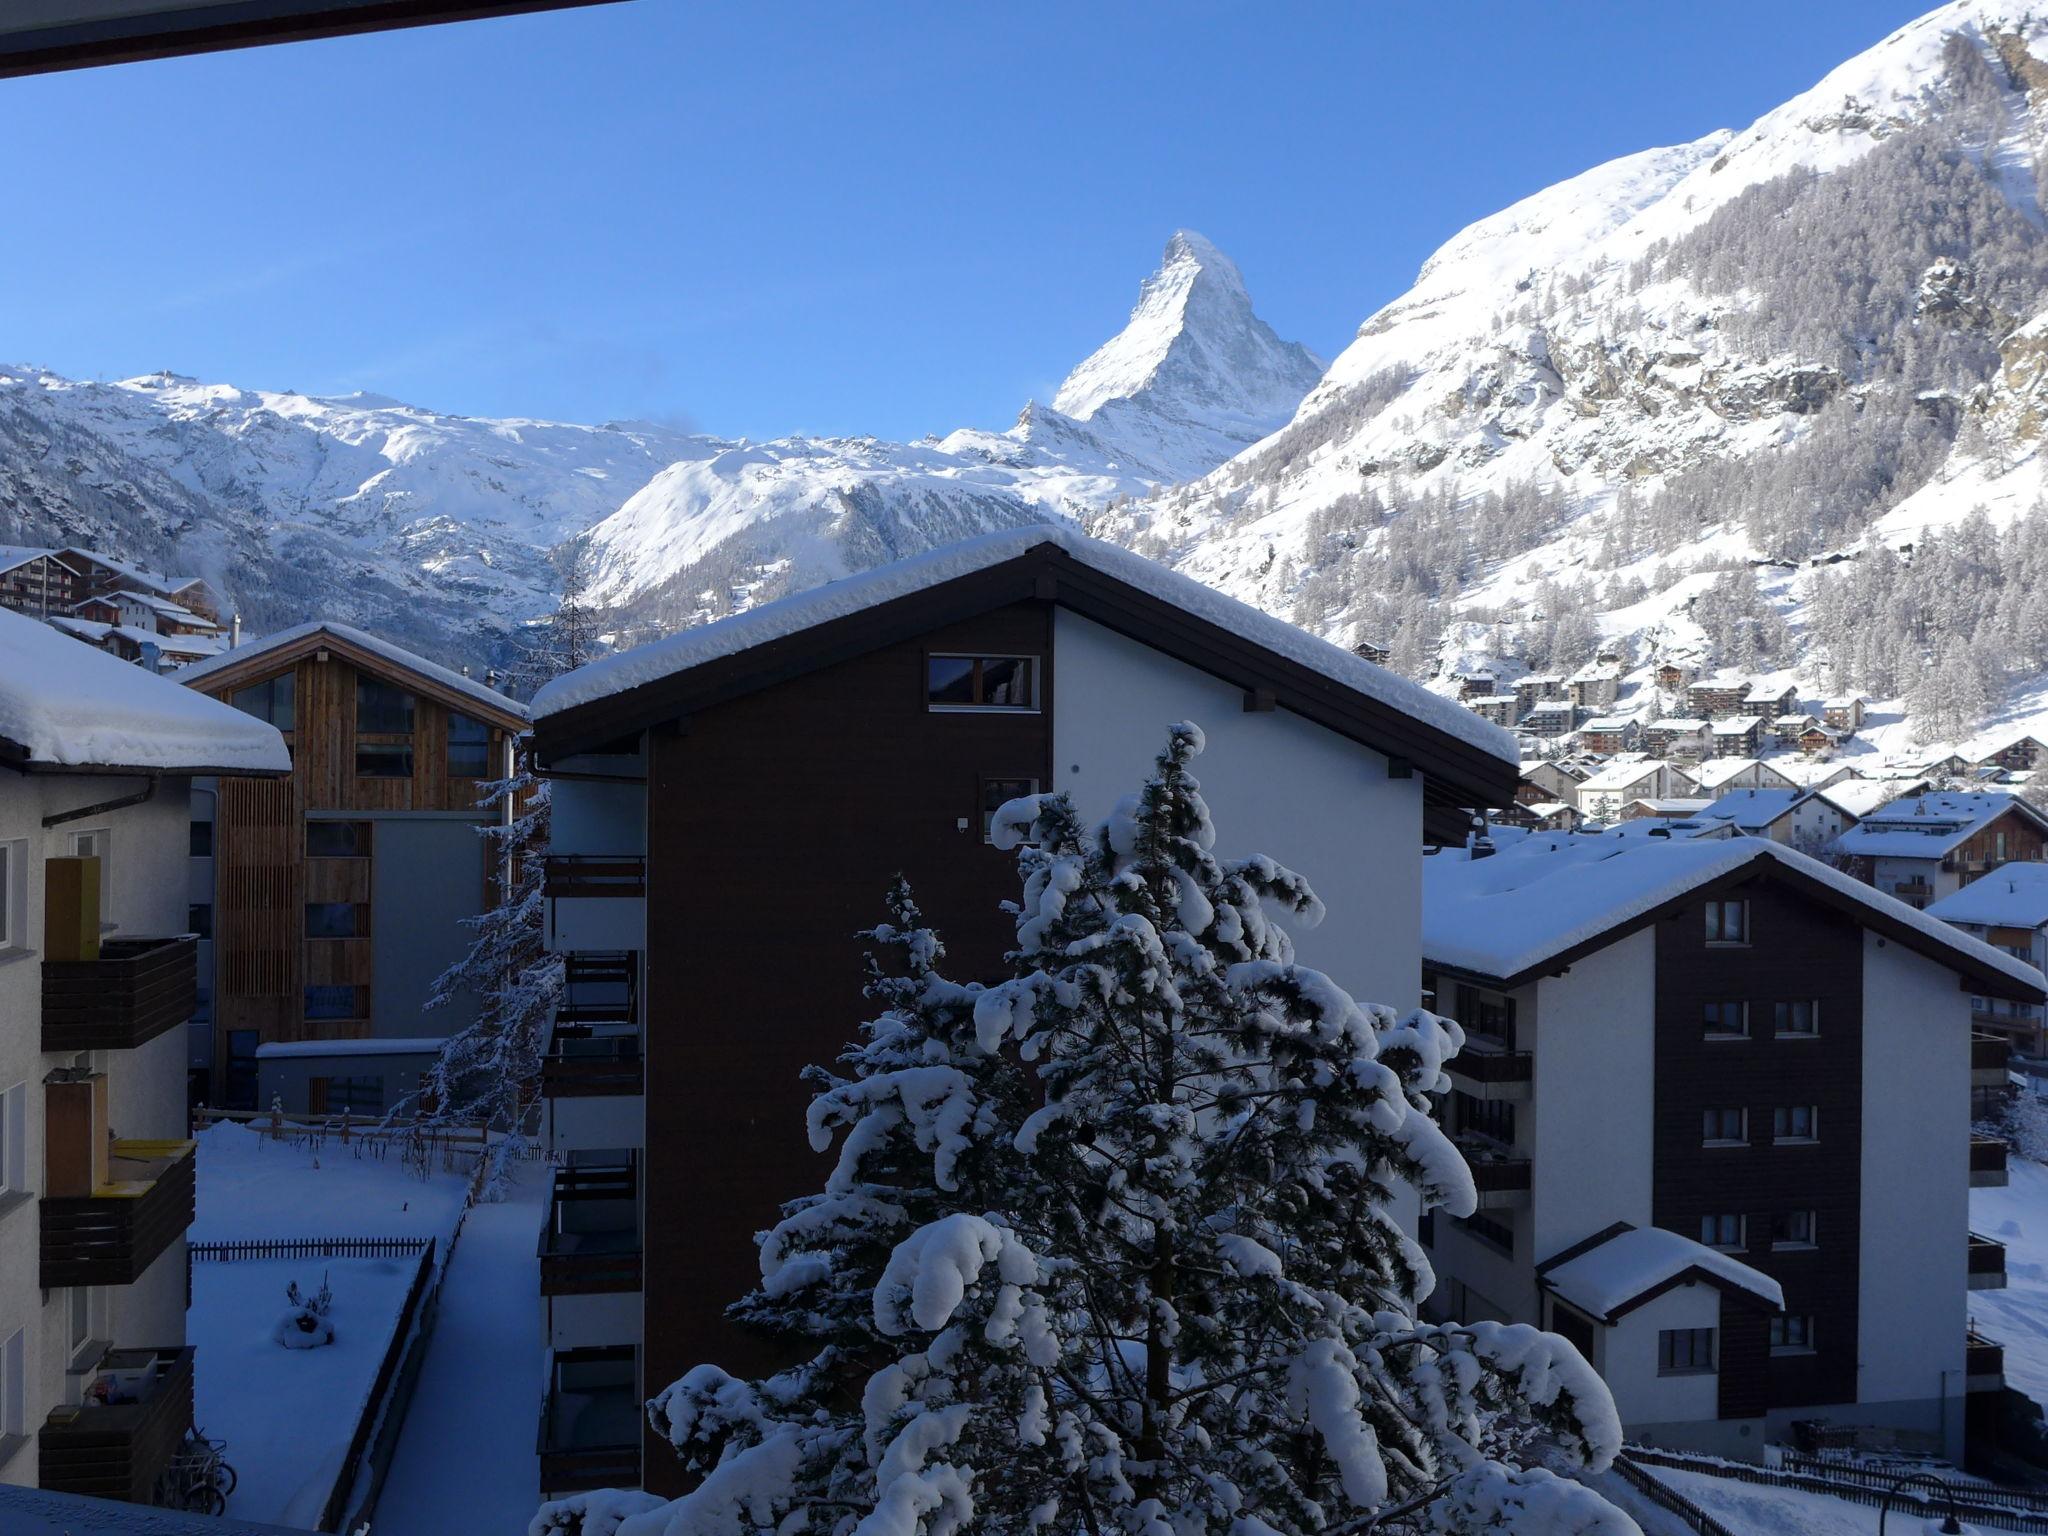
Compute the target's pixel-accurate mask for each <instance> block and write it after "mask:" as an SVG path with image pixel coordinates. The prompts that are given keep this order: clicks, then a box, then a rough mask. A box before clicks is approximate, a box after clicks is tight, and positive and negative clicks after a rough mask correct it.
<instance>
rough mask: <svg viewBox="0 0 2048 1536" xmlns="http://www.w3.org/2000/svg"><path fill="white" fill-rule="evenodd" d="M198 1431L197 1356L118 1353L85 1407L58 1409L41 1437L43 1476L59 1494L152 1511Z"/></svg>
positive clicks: (102, 1366) (106, 1359) (111, 1354)
mask: <svg viewBox="0 0 2048 1536" xmlns="http://www.w3.org/2000/svg"><path fill="white" fill-rule="evenodd" d="M191 1427H192V1351H191V1350H190V1349H189V1348H186V1349H115V1350H109V1351H108V1352H107V1353H106V1355H105V1356H103V1357H102V1358H101V1360H100V1363H99V1367H98V1369H97V1370H96V1371H95V1372H94V1374H93V1379H92V1381H91V1383H90V1384H89V1385H88V1386H87V1387H86V1397H85V1401H84V1402H83V1403H80V1404H78V1405H76V1406H67V1407H59V1408H52V1409H51V1410H50V1414H49V1417H48V1418H47V1419H45V1420H44V1421H43V1427H42V1431H41V1432H40V1433H39V1434H38V1435H37V1436H36V1477H37V1481H39V1482H40V1483H41V1484H42V1486H43V1487H45V1488H48V1489H51V1490H53V1491H55V1492H58V1493H77V1494H84V1495H87V1496H88V1497H91V1498H96V1499H119V1500H121V1501H123V1502H124V1503H129V1504H147V1503H149V1502H150V1497H151V1495H152V1494H153V1493H154V1492H155V1491H156V1483H157V1479H158V1478H159V1477H160V1476H161V1475H162V1474H163V1472H164V1469H165V1468H166V1467H168V1466H169V1465H170V1462H171V1458H172V1457H173V1456H174V1455H176V1454H177V1452H178V1449H179V1447H180V1446H181V1445H182V1444H183V1443H184V1439H185V1431H186V1430H188V1429H190V1428H191Z"/></svg>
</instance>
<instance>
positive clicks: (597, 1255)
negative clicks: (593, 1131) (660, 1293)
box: [539, 1162, 640, 1296]
mask: <svg viewBox="0 0 2048 1536" xmlns="http://www.w3.org/2000/svg"><path fill="white" fill-rule="evenodd" d="M637 1186H638V1176H637V1171H636V1170H635V1169H634V1167H633V1165H632V1164H631V1163H575V1162H572V1163H570V1164H569V1165H568V1166H567V1167H564V1168H558V1169H556V1170H555V1186H554V1194H553V1198H552V1199H551V1200H550V1202H549V1205H548V1217H547V1222H546V1224H545V1225H543V1226H542V1228H541V1233H540V1244H539V1253H540V1293H541V1295H543V1296H587V1295H592V1294H595V1293H599V1292H607V1291H637V1290H639V1289H640V1213H639V1202H638V1200H637V1199H636V1195H637V1192H638V1190H637Z"/></svg>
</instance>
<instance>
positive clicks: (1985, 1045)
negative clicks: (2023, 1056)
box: [1970, 1033, 2012, 1072]
mask: <svg viewBox="0 0 2048 1536" xmlns="http://www.w3.org/2000/svg"><path fill="white" fill-rule="evenodd" d="M2011 1056H2012V1042H2011V1041H2010V1040H2008V1039H2006V1038H2005V1036H2003V1035H1987V1034H1978V1033H1973V1034H1972V1035H1971V1036H1970V1070H1971V1071H1972V1072H2003V1071H2004V1070H2005V1066H2006V1062H2007V1061H2008V1060H2009V1059H2010V1058H2011Z"/></svg>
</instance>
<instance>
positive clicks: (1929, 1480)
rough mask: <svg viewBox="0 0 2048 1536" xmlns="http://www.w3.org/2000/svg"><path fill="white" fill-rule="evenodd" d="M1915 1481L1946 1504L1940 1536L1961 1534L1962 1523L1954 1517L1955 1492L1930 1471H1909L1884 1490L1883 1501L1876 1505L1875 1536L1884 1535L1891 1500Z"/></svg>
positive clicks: (1957, 1535) (1958, 1535)
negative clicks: (1945, 1515) (1932, 1491)
mask: <svg viewBox="0 0 2048 1536" xmlns="http://www.w3.org/2000/svg"><path fill="white" fill-rule="evenodd" d="M1915 1483H1925V1484H1926V1485H1927V1486H1928V1487H1930V1488H1932V1489H1933V1490H1934V1491H1935V1492H1936V1493H1938V1494H1940V1495H1941V1496H1942V1498H1943V1500H1944V1501H1946V1503H1947V1504H1948V1515H1947V1517H1946V1518H1945V1519H1943V1521H1942V1522H1941V1536H1962V1531H1963V1523H1962V1521H1961V1520H1959V1519H1957V1518H1956V1492H1955V1490H1954V1489H1953V1488H1951V1487H1949V1485H1948V1484H1947V1483H1944V1482H1943V1481H1942V1480H1941V1479H1940V1478H1938V1477H1936V1476H1935V1475H1934V1474H1933V1473H1931V1472H1909V1473H1907V1474H1906V1476H1904V1477H1902V1478H1900V1479H1899V1480H1898V1481H1897V1482H1895V1483H1893V1484H1892V1485H1891V1487H1889V1488H1887V1489H1886V1490H1885V1495H1884V1502H1883V1503H1882V1504H1880V1505H1878V1506H1877V1536H1884V1523H1885V1521H1886V1519H1887V1518H1889V1517H1890V1515H1891V1512H1892V1500H1893V1499H1895V1498H1897V1497H1898V1496H1899V1494H1900V1493H1902V1492H1903V1491H1904V1490H1905V1489H1907V1488H1909V1487H1911V1486H1913V1485H1914V1484H1915Z"/></svg>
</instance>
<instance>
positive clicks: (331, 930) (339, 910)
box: [306, 901, 370, 939]
mask: <svg viewBox="0 0 2048 1536" xmlns="http://www.w3.org/2000/svg"><path fill="white" fill-rule="evenodd" d="M369 926H370V924H369V909H368V908H367V907H359V906H357V905H356V904H355V903H354V902H351V901H309V902H307V903H306V937H307V938H309V939H360V938H362V937H363V936H364V935H365V934H366V933H367V932H368V931H369Z"/></svg>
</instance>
